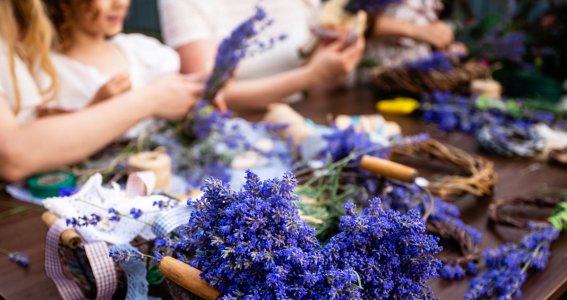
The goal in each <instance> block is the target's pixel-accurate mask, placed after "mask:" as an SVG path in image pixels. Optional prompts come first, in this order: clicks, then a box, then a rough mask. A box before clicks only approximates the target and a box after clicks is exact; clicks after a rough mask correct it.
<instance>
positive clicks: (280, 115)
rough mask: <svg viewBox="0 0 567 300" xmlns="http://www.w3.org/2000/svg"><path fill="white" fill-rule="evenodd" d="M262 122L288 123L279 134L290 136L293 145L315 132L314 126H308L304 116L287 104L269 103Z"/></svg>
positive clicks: (285, 136)
mask: <svg viewBox="0 0 567 300" xmlns="http://www.w3.org/2000/svg"><path fill="white" fill-rule="evenodd" d="M264 122H267V123H270V124H285V125H288V127H287V128H286V129H284V130H282V132H281V134H282V135H283V137H284V138H291V140H292V141H293V144H294V145H295V146H297V145H299V144H301V142H302V141H303V140H304V139H305V138H306V137H308V136H310V135H312V134H314V133H315V128H313V127H312V126H309V125H308V124H307V122H306V121H305V118H304V117H303V116H301V115H300V114H298V113H297V112H296V111H295V110H293V108H291V107H290V106H289V105H287V104H282V103H276V104H271V105H270V106H269V107H268V113H266V115H265V116H264Z"/></svg>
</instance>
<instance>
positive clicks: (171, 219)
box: [152, 206, 191, 237]
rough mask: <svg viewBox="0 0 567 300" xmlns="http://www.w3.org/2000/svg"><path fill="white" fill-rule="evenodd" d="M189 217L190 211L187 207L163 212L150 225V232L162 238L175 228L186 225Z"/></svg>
mask: <svg viewBox="0 0 567 300" xmlns="http://www.w3.org/2000/svg"><path fill="white" fill-rule="evenodd" d="M189 216H191V209H190V208H189V207H188V206H180V207H176V208H173V209H171V210H168V211H165V212H163V213H162V214H160V216H159V217H157V218H156V220H155V221H154V223H153V224H152V231H153V233H154V234H155V235H156V236H158V237H164V236H166V235H167V234H168V233H170V232H172V231H173V230H174V229H175V228H177V227H179V226H181V225H184V224H187V222H189Z"/></svg>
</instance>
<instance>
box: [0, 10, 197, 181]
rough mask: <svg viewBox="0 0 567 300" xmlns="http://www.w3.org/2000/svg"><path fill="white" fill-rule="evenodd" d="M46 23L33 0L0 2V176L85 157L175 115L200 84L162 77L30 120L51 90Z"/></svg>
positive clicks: (17, 176) (53, 77)
mask: <svg viewBox="0 0 567 300" xmlns="http://www.w3.org/2000/svg"><path fill="white" fill-rule="evenodd" d="M106 2H108V1H106ZM111 21H112V20H109V19H106V20H105V22H107V23H108V24H111V23H112V22H111ZM51 28H52V27H51V25H50V24H49V19H48V18H47V16H46V15H45V12H44V10H43V5H42V3H41V0H6V1H0V179H3V180H7V181H10V182H15V181H19V180H21V179H24V178H25V177H27V176H29V175H31V174H33V173H36V172H40V171H46V170H49V169H53V168H58V167H62V166H64V165H66V164H70V163H74V162H77V161H80V160H82V159H85V158H86V157H88V156H89V155H91V154H93V153H95V152H96V151H98V150H100V149H101V148H102V147H104V146H105V145H107V144H109V143H110V142H112V141H113V140H114V139H116V138H118V137H120V136H121V135H122V134H123V133H124V132H125V131H126V130H128V129H129V128H130V127H132V126H133V125H135V124H136V123H138V122H139V121H141V120H143V119H145V118H148V117H160V118H166V119H170V120H178V119H180V118H183V117H184V116H186V115H187V113H188V112H189V111H190V109H191V108H192V107H193V106H194V104H195V103H196V99H198V97H199V95H200V94H201V93H202V90H203V88H204V84H202V83H197V82H194V81H190V80H187V79H186V78H185V76H181V75H170V76H167V77H165V78H162V79H160V80H158V81H157V82H155V83H152V84H151V85H149V86H147V87H144V88H141V89H139V90H136V91H130V92H126V93H123V94H121V95H120V96H114V97H110V98H108V99H107V100H106V101H104V102H103V103H99V104H97V105H93V106H92V107H89V108H87V109H84V110H82V111H79V112H74V113H68V114H62V115H55V116H48V117H43V118H37V109H38V107H39V106H40V104H43V103H46V102H47V103H48V102H49V98H50V97H51V96H53V95H54V94H56V93H57V90H58V76H57V74H56V72H55V68H54V65H53V63H52V62H51V60H50V57H49V51H50V47H51V45H52V42H53V39H52V31H51ZM41 83H43V84H41Z"/></svg>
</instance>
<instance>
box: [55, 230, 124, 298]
mask: <svg viewBox="0 0 567 300" xmlns="http://www.w3.org/2000/svg"><path fill="white" fill-rule="evenodd" d="M65 229H67V226H66V225H65V220H59V221H57V222H56V223H55V224H53V225H52V226H51V228H49V231H48V232H47V239H46V241H45V273H46V274H47V276H48V277H49V278H51V280H53V283H55V285H56V286H57V290H58V291H59V294H60V295H61V298H63V300H75V299H84V298H85V297H84V295H83V293H82V292H81V289H80V288H79V287H78V286H77V284H76V283H75V282H74V281H73V280H71V279H69V278H68V277H67V276H66V275H65V273H64V272H63V267H62V266H61V259H60V257H59V252H58V248H59V239H60V236H61V233H62V232H63V231H64V230H65ZM85 252H86V255H87V259H88V260H89V263H90V265H91V268H92V270H93V275H94V277H95V280H96V288H97V297H96V299H97V300H99V299H100V300H106V299H111V298H112V295H114V292H115V290H116V271H115V269H114V263H113V261H112V259H111V258H110V257H109V256H108V253H109V251H108V247H107V246H106V243H104V242H95V243H89V244H86V245H85Z"/></svg>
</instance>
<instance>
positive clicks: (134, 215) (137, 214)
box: [130, 207, 142, 219]
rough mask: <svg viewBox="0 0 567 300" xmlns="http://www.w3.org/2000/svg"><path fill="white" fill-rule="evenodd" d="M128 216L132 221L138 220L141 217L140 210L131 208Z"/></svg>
mask: <svg viewBox="0 0 567 300" xmlns="http://www.w3.org/2000/svg"><path fill="white" fill-rule="evenodd" d="M130 215H131V216H132V218H134V219H139V218H140V217H141V216H142V210H141V209H139V208H135V207H132V208H131V209H130Z"/></svg>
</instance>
